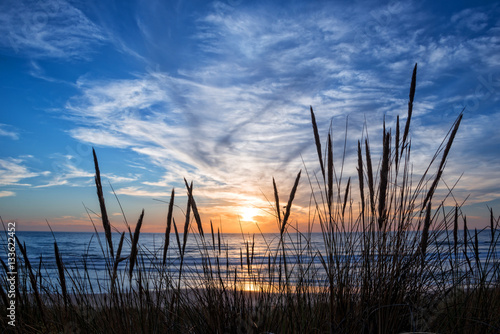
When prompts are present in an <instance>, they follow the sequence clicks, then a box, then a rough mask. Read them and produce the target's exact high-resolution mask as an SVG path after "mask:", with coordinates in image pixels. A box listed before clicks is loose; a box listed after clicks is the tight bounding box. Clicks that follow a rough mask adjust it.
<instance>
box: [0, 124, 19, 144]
mask: <svg viewBox="0 0 500 334" xmlns="http://www.w3.org/2000/svg"><path fill="white" fill-rule="evenodd" d="M0 136H4V137H9V138H10V139H13V140H18V139H19V133H18V132H16V131H15V130H13V129H12V127H11V126H9V125H7V124H1V123H0Z"/></svg>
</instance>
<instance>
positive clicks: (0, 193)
mask: <svg viewBox="0 0 500 334" xmlns="http://www.w3.org/2000/svg"><path fill="white" fill-rule="evenodd" d="M11 196H16V193H15V192H13V191H8V190H2V191H0V197H11Z"/></svg>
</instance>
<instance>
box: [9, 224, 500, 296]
mask: <svg viewBox="0 0 500 334" xmlns="http://www.w3.org/2000/svg"><path fill="white" fill-rule="evenodd" d="M415 233H416V232H409V233H408V234H407V238H408V240H411V239H412V238H413V237H414V236H415ZM388 235H389V236H391V235H393V234H392V233H389V234H388ZM16 236H17V237H18V238H19V240H20V242H21V243H22V244H24V245H25V247H26V250H27V254H28V258H29V261H30V263H31V266H32V268H33V270H34V272H36V273H37V279H38V280H39V282H42V285H43V284H45V285H47V284H48V285H49V286H53V287H54V288H56V289H57V285H58V284H57V282H58V281H57V280H58V270H57V265H56V258H55V253H54V241H55V240H56V241H57V245H58V248H59V251H60V254H61V257H62V261H63V263H64V266H65V269H66V276H67V278H66V280H67V284H68V285H70V286H71V285H73V287H74V288H75V289H78V291H81V290H85V291H86V290H87V289H94V291H95V289H97V288H99V287H100V288H102V289H103V291H106V289H107V288H109V281H110V275H109V270H110V269H111V268H112V265H113V260H112V259H111V258H110V257H109V256H108V255H107V244H106V239H105V236H104V233H99V234H96V233H90V232H89V233H85V232H54V233H53V234H52V233H51V232H22V231H18V232H17V233H16ZM431 236H433V237H431V238H430V245H429V247H428V248H427V252H426V261H429V262H430V263H432V266H429V267H432V268H434V269H433V270H438V271H442V273H440V274H441V275H446V271H447V270H448V269H449V268H450V267H451V263H452V262H453V261H455V260H456V261H457V262H455V263H459V264H460V268H461V269H460V270H461V271H462V272H467V270H469V269H474V268H483V269H484V270H490V269H491V268H494V267H495V266H496V268H497V269H496V271H495V272H496V273H497V274H496V275H498V272H499V270H498V266H499V259H500V252H499V249H498V247H496V245H495V244H492V243H491V241H492V237H491V232H490V231H489V230H484V231H482V232H479V233H478V238H477V251H478V252H477V253H476V251H475V247H476V244H475V236H474V233H473V232H472V234H471V236H470V239H469V240H468V244H467V254H465V252H464V251H463V246H464V242H463V231H459V233H458V236H459V239H458V246H459V248H458V249H459V250H460V251H459V252H458V253H457V258H456V259H455V254H454V248H453V246H454V241H453V233H452V232H448V233H445V232H440V233H437V234H431ZM164 237H165V236H164V234H163V233H141V234H140V239H139V256H138V259H139V261H138V266H139V267H140V268H141V278H142V279H146V281H148V282H149V284H150V285H151V287H153V286H155V284H156V282H158V281H160V277H165V275H166V276H168V277H170V278H171V279H172V281H176V282H177V281H178V282H180V283H181V285H182V286H184V287H193V286H196V285H199V284H200V283H201V282H203V281H204V280H203V278H204V277H207V276H206V275H207V271H206V269H207V268H208V267H212V272H217V273H220V278H221V279H223V280H227V281H232V280H234V279H235V276H236V277H237V278H238V282H240V283H241V286H243V288H245V287H246V288H250V287H249V284H251V282H255V281H256V278H257V279H258V281H259V282H264V281H272V280H278V279H285V278H284V277H279V278H278V277H277V276H279V275H280V272H281V273H282V272H283V270H284V263H285V261H283V260H284V259H283V246H282V245H281V244H280V242H279V241H280V236H279V234H262V235H248V234H245V235H242V234H224V235H221V241H220V244H219V238H218V235H217V234H215V235H212V234H207V235H205V238H204V239H202V238H201V237H200V236H199V235H198V234H189V235H188V239H187V243H186V247H185V253H184V254H185V255H184V260H183V264H182V267H183V269H182V270H183V272H182V278H181V279H180V280H179V279H178V277H179V269H180V265H181V258H180V252H182V247H179V245H178V242H177V239H176V236H175V234H173V233H172V234H171V235H170V246H169V248H168V253H167V258H166V265H165V266H163V265H162V260H163V249H164ZM335 238H336V242H335V245H336V247H337V251H336V252H335V254H336V257H335V259H334V261H338V263H341V264H343V265H344V264H346V263H352V264H353V265H352V266H351V267H350V271H351V273H352V274H356V272H357V270H358V269H359V268H356V264H357V263H358V262H360V258H361V256H362V254H361V251H360V250H359V249H360V247H359V243H361V234H359V233H339V234H337V235H336V236H335ZM119 239H120V234H118V233H113V244H114V251H115V252H116V251H117V245H118V243H119ZM389 239H390V237H389ZM179 240H180V243H181V244H182V242H183V235H182V234H180V235H179ZM326 242H327V244H328V242H329V241H328V240H326ZM391 242H392V241H391ZM394 242H395V241H394ZM495 242H496V243H497V242H498V236H495ZM1 243H2V245H3V247H2V254H1V258H2V260H3V261H4V262H5V263H7V247H6V246H7V236H6V234H5V233H1ZM356 243H358V246H356ZM331 245H333V243H331ZM219 246H220V247H219ZM493 246H494V247H493ZM332 247H333V246H332ZM16 248H17V249H18V246H17V245H16ZM284 249H285V254H286V265H287V270H288V273H289V275H288V276H287V277H286V279H288V280H289V283H291V284H292V285H293V284H296V283H297V281H296V280H297V279H298V278H297V277H301V280H302V283H304V282H303V280H304V279H310V280H311V281H310V282H309V283H311V284H314V285H317V286H321V285H324V284H326V281H327V276H326V271H325V267H324V263H325V262H328V257H327V256H326V254H327V248H325V239H324V236H323V234H322V233H311V234H309V235H299V234H298V233H295V234H286V237H285V243H284ZM330 249H331V248H330ZM391 249H392V251H391V252H390V253H387V254H386V255H385V256H387V258H388V261H391V257H392V256H394V252H395V251H396V249H395V248H394V247H392V248H391ZM130 251H131V245H130V236H129V234H128V233H126V234H125V242H124V244H123V248H122V250H121V256H122V257H126V256H128V255H129V254H130ZM17 255H18V257H21V253H20V252H18V253H17ZM465 255H467V256H465ZM476 255H477V256H476ZM374 259H375V258H374ZM477 261H479V262H480V265H481V266H482V267H481V266H477V263H476V262H477ZM18 262H19V263H24V261H19V260H18ZM436 263H438V264H439V268H436V265H435V264H436ZM128 266H129V261H128V260H124V261H122V262H120V263H119V265H118V267H117V269H118V273H119V275H118V276H119V277H121V284H122V286H123V287H128V284H135V283H134V282H136V281H137V278H138V277H137V271H134V276H133V277H132V278H133V279H132V280H129V279H128V268H129V267H128ZM472 271H473V270H472ZM492 272H493V271H492ZM290 273H302V274H300V275H295V274H290ZM304 273H305V274H304ZM208 274H209V273H208Z"/></svg>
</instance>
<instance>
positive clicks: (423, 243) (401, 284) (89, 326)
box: [0, 65, 500, 333]
mask: <svg viewBox="0 0 500 334" xmlns="http://www.w3.org/2000/svg"><path fill="white" fill-rule="evenodd" d="M416 74H417V66H416V65H415V68H414V70H413V75H412V79H411V84H410V94H409V102H408V115H407V117H406V123H405V125H404V127H402V126H400V124H399V117H398V118H397V121H396V125H395V127H396V130H395V134H394V135H393V134H392V132H391V130H390V129H386V126H385V123H384V129H383V142H382V153H381V156H380V158H379V160H378V161H377V160H375V159H374V158H373V157H372V151H371V149H370V141H369V140H368V138H366V139H365V140H364V141H363V140H360V141H358V145H357V158H358V163H357V175H358V180H357V186H356V185H355V181H356V180H354V179H353V180H351V178H348V179H347V180H345V178H344V177H343V174H344V171H343V168H344V167H343V166H344V161H343V160H342V161H340V162H339V164H335V163H334V159H333V147H332V146H333V145H332V134H331V133H328V136H327V140H326V150H325V151H324V150H323V147H322V141H321V137H320V134H319V131H318V126H317V124H316V118H315V115H314V111H313V108H312V107H311V108H310V114H311V122H312V129H313V136H314V140H315V144H316V151H317V154H318V164H319V166H318V167H315V168H314V169H315V170H319V171H320V172H318V173H310V172H309V171H308V170H307V168H306V169H305V170H304V173H303V172H302V171H301V172H299V173H298V174H297V176H296V177H295V180H294V182H293V183H291V184H290V186H291V190H290V193H289V195H288V199H287V201H286V206H284V210H283V211H281V210H282V208H283V206H282V204H283V203H285V202H283V201H282V199H281V198H280V193H279V191H278V186H277V185H276V182H275V181H274V179H273V180H272V181H273V189H274V202H275V203H274V206H275V207H274V210H275V216H276V219H277V222H278V226H279V233H278V237H277V239H276V240H265V244H266V250H265V254H264V256H263V257H262V258H263V259H265V260H262V258H261V260H257V257H256V255H255V252H254V247H255V236H254V237H253V238H251V239H248V240H245V239H243V240H242V244H243V247H242V248H241V251H240V263H239V264H234V263H230V261H229V255H228V251H227V247H226V246H227V245H226V242H225V238H224V234H222V233H221V232H220V231H219V230H217V231H216V230H214V227H213V224H212V223H211V222H210V227H211V228H210V232H209V233H205V232H204V231H203V226H204V225H203V223H202V221H201V218H200V214H199V212H198V208H197V205H196V201H195V196H194V195H193V191H194V189H193V184H192V183H191V184H189V183H188V182H187V181H186V180H185V186H186V192H187V195H188V201H187V206H186V208H185V211H184V212H185V220H184V222H183V224H184V225H183V226H180V225H178V222H176V221H175V219H174V217H173V214H172V213H173V208H174V198H175V191H174V190H172V193H171V198H170V201H169V203H168V213H167V219H166V229H165V240H164V243H163V251H162V252H161V254H160V255H157V254H155V253H148V252H147V251H146V250H144V251H142V252H141V251H140V250H141V245H140V231H141V227H142V221H143V217H144V211H143V212H142V213H141V214H140V216H139V218H138V221H137V223H136V226H135V230H134V232H133V233H132V229H131V227H130V226H128V223H127V227H128V232H129V233H128V234H129V235H128V237H127V236H126V235H125V233H122V234H121V235H120V239H119V242H118V244H117V245H116V244H114V243H113V239H112V233H111V229H112V226H111V224H110V221H109V219H108V216H107V211H106V204H105V200H104V195H103V189H102V184H101V178H100V171H99V165H98V160H97V156H96V154H95V152H94V162H95V171H96V176H95V184H96V189H97V195H98V200H99V205H100V210H101V215H100V217H101V223H102V226H103V229H104V231H105V234H104V236H105V238H104V239H105V242H103V243H101V241H100V239H99V234H98V233H97V230H96V238H97V239H98V241H99V243H100V245H101V250H102V256H103V258H104V259H105V263H106V273H107V274H106V276H107V277H105V278H102V279H101V280H100V281H98V283H99V284H97V286H96V285H95V284H92V282H93V281H92V280H91V278H90V274H89V273H90V271H91V270H92V265H93V264H92V262H87V261H84V262H83V263H82V265H81V269H77V270H75V269H73V270H69V269H68V268H66V267H65V265H64V259H63V256H61V254H60V251H59V247H58V244H57V240H55V241H54V254H55V259H56V267H57V272H58V276H57V277H46V270H44V264H43V261H42V260H40V263H38V264H32V263H30V260H29V258H28V254H27V252H26V247H25V246H24V245H23V244H22V243H21V242H20V241H19V240H17V246H18V247H17V249H18V251H19V252H18V256H17V259H18V272H19V276H18V277H19V279H18V282H17V284H16V301H17V305H18V308H17V316H16V318H17V326H16V328H15V331H17V332H19V333H403V332H433V333H498V332H500V317H499V316H498V315H499V314H500V285H499V284H500V264H499V258H498V249H497V245H498V241H499V235H500V233H498V227H499V219H498V218H495V216H494V214H493V211H490V226H489V230H490V233H491V240H490V241H489V245H488V251H487V254H481V258H482V259H486V260H481V259H480V254H479V253H480V252H479V248H480V246H479V241H478V235H479V233H486V232H487V231H486V229H485V231H477V230H475V231H470V230H469V229H468V228H467V218H466V217H465V216H464V215H463V214H462V213H461V210H460V205H458V204H457V205H456V207H454V208H453V209H451V210H449V209H448V208H446V207H445V206H444V201H445V199H447V198H448V197H450V196H451V190H450V192H449V193H448V195H447V196H445V198H435V193H436V189H437V188H438V186H439V184H440V180H441V177H442V175H443V172H444V168H445V165H446V162H447V158H448V155H449V152H450V150H451V147H452V144H453V141H454V138H455V136H456V134H457V132H458V130H459V126H460V123H461V120H462V114H460V115H459V116H458V118H457V119H456V121H455V122H454V123H453V124H452V126H451V128H450V131H449V132H448V134H447V135H446V136H445V139H444V140H443V142H442V144H441V145H440V147H439V148H438V150H437V152H436V153H435V154H434V156H432V157H430V162H429V165H428V167H427V169H426V170H425V173H424V174H423V175H422V176H421V177H420V178H419V179H417V180H414V178H413V175H412V165H411V159H410V152H411V136H410V122H411V118H412V110H413V100H414V95H415V88H416ZM400 128H403V133H402V134H401V133H400ZM339 165H340V169H338V167H337V168H336V166H339ZM305 167H308V166H305ZM304 175H305V177H306V178H307V180H308V184H309V187H310V194H311V206H310V212H311V214H310V216H311V218H310V221H309V225H313V224H316V226H317V225H319V226H320V227H321V235H322V239H323V243H322V245H321V247H317V245H316V244H313V243H312V241H311V234H310V231H307V232H301V231H297V230H296V229H293V228H291V225H290V214H291V212H292V211H293V200H294V197H295V194H296V192H297V189H298V186H299V180H300V179H301V178H304ZM355 186H356V187H357V189H356V191H354V190H353V187H355ZM353 195H354V196H358V198H357V199H353ZM192 225H193V226H192ZM172 227H173V229H172ZM180 229H182V232H183V233H180V232H179V230H180ZM171 236H172V239H173V240H174V242H171V240H170V239H171ZM188 237H189V238H194V240H195V241H196V244H197V245H198V251H199V254H200V258H201V259H202V261H201V263H199V264H198V268H200V269H201V270H199V271H194V270H193V268H191V267H190V266H189V265H188V264H187V263H186V245H187V240H188ZM258 237H264V238H265V235H262V236H258ZM124 243H127V245H129V249H130V253H129V254H123V250H124V247H123V245H124ZM168 254H170V255H171V256H172V254H174V256H175V257H176V258H177V259H178V261H176V262H175V265H173V264H172V263H171V262H169V261H168V256H167V255H168ZM123 265H124V266H125V268H126V270H121V269H120V268H121V267H120V266H122V268H123ZM2 266H3V268H4V272H3V273H2V275H3V276H5V275H6V273H7V272H8V269H7V266H6V264H5V263H4V262H3V261H2ZM172 266H175V267H174V268H172ZM5 281H6V280H5V279H2V283H1V285H0V286H1V288H0V294H1V297H2V298H1V300H2V303H3V304H2V307H3V309H5V307H6V306H7V303H8V299H7V295H6V291H7V284H6V283H5ZM245 286H246V287H248V286H251V287H252V289H246V288H245ZM248 290H251V291H248ZM1 324H2V329H6V328H7V327H8V326H7V324H6V322H4V321H2V322H1Z"/></svg>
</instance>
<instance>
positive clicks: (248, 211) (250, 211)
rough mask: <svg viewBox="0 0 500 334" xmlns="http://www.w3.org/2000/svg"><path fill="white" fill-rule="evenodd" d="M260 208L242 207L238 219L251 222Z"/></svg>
mask: <svg viewBox="0 0 500 334" xmlns="http://www.w3.org/2000/svg"><path fill="white" fill-rule="evenodd" d="M259 212H260V210H259V209H258V208H252V207H244V208H240V213H239V216H240V219H241V221H244V222H253V221H254V219H253V218H254V217H255V216H257V215H258V214H259Z"/></svg>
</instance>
